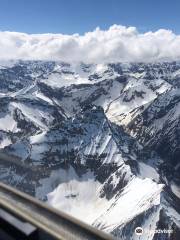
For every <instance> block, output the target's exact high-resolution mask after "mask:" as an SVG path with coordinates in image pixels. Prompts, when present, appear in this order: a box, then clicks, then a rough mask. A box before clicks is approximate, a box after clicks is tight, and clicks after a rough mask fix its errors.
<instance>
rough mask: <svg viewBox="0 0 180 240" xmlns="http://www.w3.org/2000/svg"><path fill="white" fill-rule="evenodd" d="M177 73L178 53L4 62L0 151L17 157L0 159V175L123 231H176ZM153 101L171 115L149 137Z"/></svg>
mask: <svg viewBox="0 0 180 240" xmlns="http://www.w3.org/2000/svg"><path fill="white" fill-rule="evenodd" d="M179 77H180V64H179V63H178V62H172V63H154V64H145V63H136V64H135V63H126V64H125V63H117V64H84V63H78V64H69V63H62V62H42V61H17V62H13V61H12V62H10V63H9V62H8V64H7V63H5V64H4V65H3V66H2V67H1V69H0V79H1V82H2V84H0V98H1V102H0V104H1V109H0V146H1V154H6V155H8V156H9V155H10V156H14V158H15V159H16V161H15V162H16V163H17V162H18V164H12V163H7V162H2V163H1V180H3V181H5V182H8V183H10V184H11V185H14V186H16V187H18V188H20V189H21V190H23V191H26V192H28V193H30V194H32V195H35V196H36V197H38V198H41V199H44V200H48V202H49V203H50V204H52V205H53V206H55V207H57V208H60V209H64V210H66V211H67V212H69V213H71V214H72V215H74V216H76V217H79V218H80V219H83V220H84V221H86V222H88V223H90V224H93V225H94V226H97V227H99V228H100V229H103V230H105V231H107V232H112V233H113V234H115V235H117V236H118V237H120V238H122V239H127V238H128V239H136V238H138V239H139V236H136V235H135V233H134V229H135V227H136V226H138V224H140V225H141V226H144V227H145V228H150V227H151V228H154V229H155V228H157V226H158V225H162V226H163V225H164V226H166V227H167V228H173V229H174V231H175V235H174V236H175V238H174V239H178V236H179V235H178V234H179V220H178V218H179V209H178V204H179V187H178V186H179V175H178V173H179V161H178V160H179V159H178V156H179V155H177V157H176V155H175V160H174V155H173V154H174V152H175V151H174V149H176V147H177V148H178V143H179V138H178V137H177V136H178V132H179V115H178V114H179V112H178V109H179V108H178V104H179V98H178V93H179ZM169 95H170V96H172V99H175V100H173V101H172V102H173V104H174V105H173V104H170V105H173V107H172V109H174V110H171V111H170V113H169V110H168V108H167V110H164V109H166V104H164V100H163V99H164V98H165V99H170V97H168V96H169ZM166 102H167V106H169V102H168V100H167V101H165V103H166ZM161 103H163V104H161ZM159 108H160V110H161V111H162V112H164V113H163V114H164V115H167V117H168V119H169V118H172V115H173V114H174V115H175V116H176V118H175V119H176V120H175V121H172V119H169V120H167V121H168V123H169V126H170V130H171V131H166V129H167V128H166V122H167V121H165V123H164V125H165V126H164V130H163V133H164V135H163V134H160V132H159V135H158V134H157V133H158V129H156V128H155V130H154V137H153V134H151V130H152V123H153V124H155V123H156V121H157V119H160V121H162V119H161V118H162V116H163V114H162V113H161V114H157V113H156V112H159ZM156 109H158V111H157V110H156ZM149 112H150V113H152V114H149ZM171 112H172V113H171ZM168 114H169V115H168ZM146 122H147V123H146ZM155 126H156V125H155ZM175 133H176V134H175ZM168 134H170V135H168ZM149 135H150V137H149ZM157 136H158V138H157ZM164 136H166V138H168V137H170V136H171V138H169V139H170V140H171V142H170V143H169V144H171V145H172V148H171V150H170V151H169V152H168V153H169V155H168V159H167V158H166V157H164V156H163V155H162V154H161V152H160V151H159V150H158V147H157V143H159V145H160V146H161V148H163V144H164V142H163V141H164V139H163V137H164ZM149 143H151V144H149ZM171 160H172V162H171ZM169 163H170V166H171V167H169ZM172 167H173V168H172ZM170 169H171V173H170ZM22 173H23V174H22ZM173 173H175V177H174V178H172V177H171V175H172V174H173ZM162 183H163V184H164V185H165V186H164V190H163V185H162ZM82 189H83V191H82ZM90 189H91V190H90ZM137 189H139V191H138V193H137ZM131 200H132V201H131ZM87 206H88V207H87ZM84 209H86V211H84ZM170 209H172V210H170ZM120 216H121V217H120ZM162 216H163V217H162ZM152 226H153V227H152ZM148 237H149V239H156V237H157V236H156V234H155V235H154V234H153V233H151V234H149V235H148ZM169 237H170V236H167V235H166V236H164V238H163V239H170V238H169ZM140 239H146V237H145V236H143V235H142V236H141V237H140Z"/></svg>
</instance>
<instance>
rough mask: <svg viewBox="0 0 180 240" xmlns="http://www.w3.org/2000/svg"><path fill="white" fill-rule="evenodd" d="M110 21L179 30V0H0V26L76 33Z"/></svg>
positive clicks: (103, 27) (143, 27)
mask: <svg viewBox="0 0 180 240" xmlns="http://www.w3.org/2000/svg"><path fill="white" fill-rule="evenodd" d="M112 24H120V25H125V26H135V27H137V29H138V30H139V31H140V32H146V31H149V30H152V31H155V30H157V29H159V28H165V29H171V30H173V31H174V32H175V33H176V34H179V33H180V1H179V0H174V1H170V0H149V1H147V0H0V30H1V31H4V30H7V31H17V32H26V33H47V32H48V33H49V32H51V33H65V34H72V33H80V34H83V33H84V32H87V31H92V30H94V29H95V28H96V27H97V26H99V27H100V28H102V29H107V28H109V26H111V25H112Z"/></svg>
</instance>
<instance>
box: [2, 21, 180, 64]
mask: <svg viewBox="0 0 180 240" xmlns="http://www.w3.org/2000/svg"><path fill="white" fill-rule="evenodd" d="M0 59H38V60H62V61H84V62H117V61H161V60H166V61H171V60H179V59H180V35H175V34H174V33H173V32H172V31H170V30H165V29H160V30H158V31H156V32H147V33H143V34H141V33H139V32H138V31H137V29H136V28H135V27H124V26H119V25H113V26H111V27H110V28H109V29H108V30H105V31H104V30H101V29H99V28H97V29H96V30H94V31H93V32H88V33H85V34H84V35H78V34H74V35H63V34H31V35H30V34H25V33H17V32H0Z"/></svg>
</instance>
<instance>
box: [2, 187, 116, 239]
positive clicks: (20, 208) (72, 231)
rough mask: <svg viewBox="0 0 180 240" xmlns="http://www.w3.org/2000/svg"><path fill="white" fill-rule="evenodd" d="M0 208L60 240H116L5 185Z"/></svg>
mask: <svg viewBox="0 0 180 240" xmlns="http://www.w3.org/2000/svg"><path fill="white" fill-rule="evenodd" d="M0 207H1V208H3V209H7V210H8V211H9V212H10V213H12V214H13V215H15V216H18V217H20V218H21V219H24V220H25V221H26V222H29V223H31V224H32V225H34V226H35V227H37V228H38V229H41V230H43V231H45V232H46V233H48V234H50V235H51V236H53V237H55V238H56V239H59V240H77V239H80V240H95V239H97V240H112V239H114V238H113V237H112V236H111V235H109V234H106V233H104V232H102V231H99V230H98V229H96V228H93V227H92V226H89V225H87V224H85V223H83V222H81V221H79V220H77V219H76V218H74V217H71V216H69V215H68V214H65V213H63V212H61V211H58V210H56V209H54V208H52V207H50V206H48V205H47V204H45V203H43V202H41V201H39V200H37V199H35V198H33V197H31V196H29V195H27V194H25V193H22V192H20V191H18V190H16V189H14V188H12V187H10V186H7V185H5V184H3V183H0Z"/></svg>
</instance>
